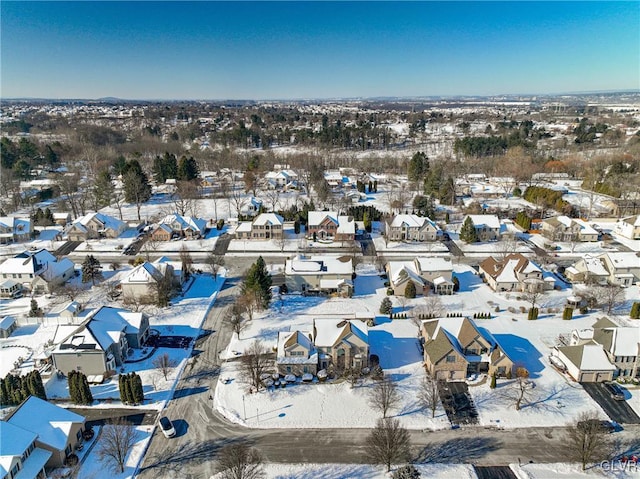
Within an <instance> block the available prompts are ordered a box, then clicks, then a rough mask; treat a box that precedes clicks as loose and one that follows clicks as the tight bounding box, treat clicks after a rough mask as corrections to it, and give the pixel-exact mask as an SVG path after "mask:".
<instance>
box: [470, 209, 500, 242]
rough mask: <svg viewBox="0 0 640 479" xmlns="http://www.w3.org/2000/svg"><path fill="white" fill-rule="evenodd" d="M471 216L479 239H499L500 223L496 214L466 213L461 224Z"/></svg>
mask: <svg viewBox="0 0 640 479" xmlns="http://www.w3.org/2000/svg"><path fill="white" fill-rule="evenodd" d="M467 218H471V221H473V225H474V227H475V230H476V234H477V236H478V239H479V240H480V241H495V240H499V239H500V234H501V232H502V225H501V224H500V219H499V218H498V217H497V216H496V215H467V216H465V217H464V220H463V222H462V224H464V222H465V221H466V220H467Z"/></svg>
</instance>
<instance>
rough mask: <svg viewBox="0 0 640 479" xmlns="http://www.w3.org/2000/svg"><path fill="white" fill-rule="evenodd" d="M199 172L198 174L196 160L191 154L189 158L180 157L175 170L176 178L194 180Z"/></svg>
mask: <svg viewBox="0 0 640 479" xmlns="http://www.w3.org/2000/svg"><path fill="white" fill-rule="evenodd" d="M199 174H200V171H198V163H196V160H195V159H194V158H193V156H190V157H189V158H187V157H186V156H183V157H182V158H180V163H178V172H177V177H178V180H180V181H191V180H195V179H196V178H197V177H198V175H199Z"/></svg>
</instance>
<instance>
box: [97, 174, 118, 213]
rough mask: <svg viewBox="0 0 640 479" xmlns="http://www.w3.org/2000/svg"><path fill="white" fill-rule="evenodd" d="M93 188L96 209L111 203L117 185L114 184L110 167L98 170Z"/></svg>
mask: <svg viewBox="0 0 640 479" xmlns="http://www.w3.org/2000/svg"><path fill="white" fill-rule="evenodd" d="M91 189H92V191H93V199H94V201H95V206H96V209H100V208H104V207H105V206H109V205H110V204H111V198H112V197H113V193H114V191H115V187H114V186H113V178H111V173H110V172H109V169H108V168H105V169H103V170H100V171H99V172H98V174H97V175H96V178H95V182H94V184H93V187H92V188H91Z"/></svg>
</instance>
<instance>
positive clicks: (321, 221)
mask: <svg viewBox="0 0 640 479" xmlns="http://www.w3.org/2000/svg"><path fill="white" fill-rule="evenodd" d="M355 235H356V222H355V220H354V219H353V217H352V216H339V215H338V213H336V212H335V211H309V217H308V220H307V238H310V239H317V240H334V241H353V239H354V238H355Z"/></svg>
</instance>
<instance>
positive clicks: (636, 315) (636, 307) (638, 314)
mask: <svg viewBox="0 0 640 479" xmlns="http://www.w3.org/2000/svg"><path fill="white" fill-rule="evenodd" d="M629 317H630V318H631V319H640V303H638V302H635V303H633V305H632V306H631V312H630V313H629Z"/></svg>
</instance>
